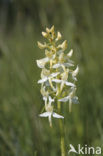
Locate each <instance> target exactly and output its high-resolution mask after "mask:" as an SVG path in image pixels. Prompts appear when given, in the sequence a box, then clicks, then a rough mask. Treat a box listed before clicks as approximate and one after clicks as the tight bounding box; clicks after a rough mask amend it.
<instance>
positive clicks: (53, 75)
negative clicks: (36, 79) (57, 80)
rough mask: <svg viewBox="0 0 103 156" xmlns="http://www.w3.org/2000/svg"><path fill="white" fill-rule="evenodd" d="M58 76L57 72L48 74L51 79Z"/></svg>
mask: <svg viewBox="0 0 103 156" xmlns="http://www.w3.org/2000/svg"><path fill="white" fill-rule="evenodd" d="M58 74H59V72H56V73H52V74H50V77H51V78H52V77H56V76H57V75H58Z"/></svg>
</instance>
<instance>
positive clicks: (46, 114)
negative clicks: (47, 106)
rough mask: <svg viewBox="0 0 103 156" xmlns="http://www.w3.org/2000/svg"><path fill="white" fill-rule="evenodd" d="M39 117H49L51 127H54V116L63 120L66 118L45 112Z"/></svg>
mask: <svg viewBox="0 0 103 156" xmlns="http://www.w3.org/2000/svg"><path fill="white" fill-rule="evenodd" d="M39 116H40V117H48V119H49V123H50V127H52V116H53V117H54V118H61V119H63V118H64V117H63V116H62V115H59V114H57V113H55V112H44V113H42V114H40V115H39Z"/></svg>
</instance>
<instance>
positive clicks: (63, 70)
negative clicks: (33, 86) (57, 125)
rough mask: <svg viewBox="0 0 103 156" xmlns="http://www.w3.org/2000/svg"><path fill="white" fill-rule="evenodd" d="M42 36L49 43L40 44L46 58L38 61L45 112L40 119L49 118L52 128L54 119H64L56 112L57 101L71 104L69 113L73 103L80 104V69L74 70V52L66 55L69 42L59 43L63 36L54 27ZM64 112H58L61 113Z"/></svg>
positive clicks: (47, 29)
mask: <svg viewBox="0 0 103 156" xmlns="http://www.w3.org/2000/svg"><path fill="white" fill-rule="evenodd" d="M42 36H43V37H44V38H46V39H47V40H48V41H47V42H45V43H44V44H42V43H40V42H38V46H39V48H40V49H45V51H44V52H45V58H43V59H40V60H37V66H38V67H39V68H41V70H42V71H41V79H40V80H38V83H39V84H41V94H42V96H43V100H44V105H45V112H44V113H42V114H40V115H39V116H40V117H48V119H49V123H50V126H52V117H54V118H62V119H63V118H64V117H63V116H62V115H59V114H57V113H55V112H54V109H58V107H57V108H56V103H55V102H56V101H57V102H59V103H60V105H61V103H63V102H64V103H65V102H67V101H68V102H69V111H71V106H72V103H74V104H78V97H77V96H75V92H76V84H75V83H76V81H77V78H76V76H77V74H78V72H79V67H78V66H77V68H76V69H75V70H73V69H72V67H73V66H74V62H73V61H72V60H71V57H72V55H73V50H72V49H71V50H70V51H69V53H67V54H66V53H65V50H66V49H67V41H66V40H65V41H63V42H62V43H58V41H60V40H61V38H62V35H61V33H60V32H59V31H58V32H57V33H56V32H55V29H54V26H52V27H51V28H46V32H42ZM61 111H62V110H57V112H60V113H61Z"/></svg>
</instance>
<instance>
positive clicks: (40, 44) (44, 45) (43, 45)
mask: <svg viewBox="0 0 103 156" xmlns="http://www.w3.org/2000/svg"><path fill="white" fill-rule="evenodd" d="M37 43H38V47H39V48H40V49H44V48H46V44H42V43H40V42H39V41H38V42H37Z"/></svg>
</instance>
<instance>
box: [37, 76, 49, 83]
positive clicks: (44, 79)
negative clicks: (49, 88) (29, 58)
mask: <svg viewBox="0 0 103 156" xmlns="http://www.w3.org/2000/svg"><path fill="white" fill-rule="evenodd" d="M47 80H48V78H47V77H44V78H43V79H40V80H39V81H38V83H44V82H45V81H47Z"/></svg>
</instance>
